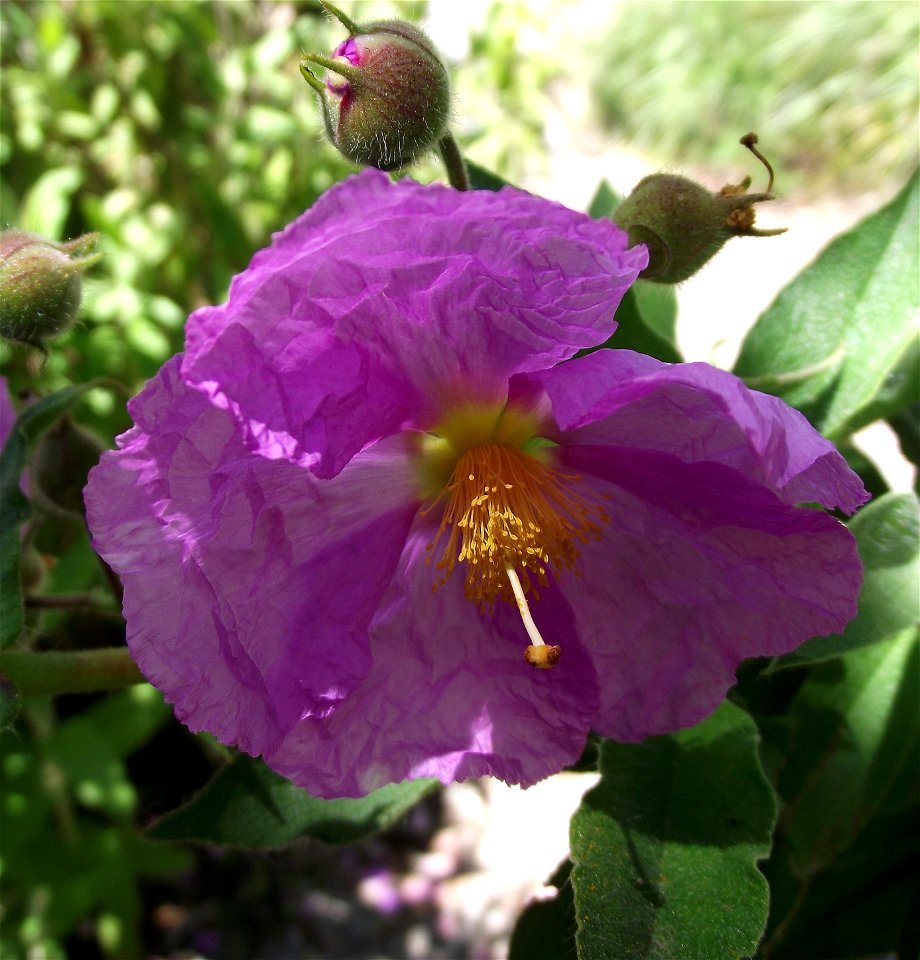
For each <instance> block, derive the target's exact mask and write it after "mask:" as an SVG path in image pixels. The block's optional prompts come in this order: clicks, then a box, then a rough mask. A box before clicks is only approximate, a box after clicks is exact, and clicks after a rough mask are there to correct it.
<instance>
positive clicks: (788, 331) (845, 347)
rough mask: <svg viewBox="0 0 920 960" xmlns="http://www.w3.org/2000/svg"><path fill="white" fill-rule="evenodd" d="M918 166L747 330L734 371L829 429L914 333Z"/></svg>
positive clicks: (862, 398) (902, 352)
mask: <svg viewBox="0 0 920 960" xmlns="http://www.w3.org/2000/svg"><path fill="white" fill-rule="evenodd" d="M917 195H918V175H917V173H916V172H915V174H914V176H913V177H912V178H911V180H910V181H909V183H908V184H907V185H906V186H905V187H904V189H903V190H902V191H901V193H900V194H898V196H897V197H895V198H894V199H893V200H892V201H891V203H889V204H888V205H887V206H885V207H883V208H882V209H881V210H879V211H878V212H877V213H875V214H873V215H872V216H870V217H867V218H866V219H865V220H863V221H862V222H861V223H860V224H858V225H857V226H856V227H855V228H854V229H853V230H851V231H849V232H848V233H845V234H843V235H842V236H840V237H838V238H837V239H836V240H835V241H834V242H833V243H832V244H831V245H830V246H829V247H828V248H827V249H826V250H825V251H824V252H823V253H822V254H821V255H820V256H819V257H818V259H817V260H816V261H815V262H814V263H813V264H812V265H811V266H810V267H808V268H807V269H806V270H805V271H804V272H803V273H802V274H800V275H799V276H798V277H797V278H796V279H795V280H793V281H792V283H791V284H789V286H788V287H786V288H785V290H783V291H782V292H781V293H780V294H779V296H778V297H777V298H776V300H775V301H774V302H773V303H772V304H771V306H770V307H769V308H768V309H767V311H766V312H765V313H764V314H763V315H762V316H761V317H760V319H759V320H758V321H757V323H756V325H755V326H754V327H753V329H752V330H751V332H750V333H749V334H748V336H747V338H746V340H745V342H744V345H743V347H742V350H741V355H740V357H739V359H738V363H737V365H736V368H735V372H736V373H737V374H738V375H739V376H740V377H743V378H744V379H745V380H746V381H747V382H748V383H749V384H750V385H751V386H754V387H757V388H758V389H760V390H768V391H770V392H771V393H776V394H778V395H779V396H781V397H783V398H784V399H785V400H786V401H788V402H789V403H791V404H792V405H793V406H796V407H798V408H799V409H801V410H803V411H804V412H805V413H806V414H807V416H808V417H809V419H810V420H811V421H812V423H813V424H814V425H815V426H816V427H817V428H818V429H819V430H821V432H822V433H824V434H826V435H828V436H843V435H845V434H847V433H848V432H850V431H851V430H852V429H853V427H854V426H855V425H858V424H860V423H863V422H865V417H864V413H865V411H866V410H867V408H869V407H871V405H872V404H873V403H874V402H875V401H876V398H877V397H878V395H879V393H880V392H881V391H883V389H890V388H893V387H894V388H896V387H897V384H894V385H892V384H891V383H890V382H889V383H888V387H886V382H887V381H889V378H890V377H891V376H892V374H893V373H895V372H896V371H897V370H898V368H899V366H900V364H901V363H902V361H903V360H904V359H905V357H906V356H907V355H908V353H909V351H911V350H912V349H915V347H914V346H913V343H914V341H915V339H916V336H917V326H916V324H917V310H918V305H920V304H918V300H920V296H918V285H917V257H918V215H917Z"/></svg>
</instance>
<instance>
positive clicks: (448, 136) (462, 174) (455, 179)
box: [438, 132, 470, 190]
mask: <svg viewBox="0 0 920 960" xmlns="http://www.w3.org/2000/svg"><path fill="white" fill-rule="evenodd" d="M438 150H440V152H441V159H442V160H443V161H444V166H445V167H446V168H447V180H448V182H449V183H450V185H451V186H452V187H454V188H455V189H457V190H469V189H470V178H469V174H468V173H467V172H466V163H465V161H464V159H463V155H462V154H461V153H460V148H459V147H458V146H457V141H456V140H455V139H454V135H453V134H452V133H450V132H448V133H445V134H444V136H443V137H441V139H440V140H439V141H438Z"/></svg>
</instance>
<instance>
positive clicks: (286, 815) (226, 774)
mask: <svg viewBox="0 0 920 960" xmlns="http://www.w3.org/2000/svg"><path fill="white" fill-rule="evenodd" d="M436 786H437V781H435V780H407V781H405V782H404V783H394V784H390V785H389V786H386V787H381V788H380V789H379V790H375V791H374V792H373V793H370V794H368V795H367V796H366V797H361V798H359V799H350V798H345V799H341V800H320V799H319V798H317V797H313V796H310V794H309V793H307V791H306V790H301V789H300V788H299V787H296V786H294V784H293V783H291V782H290V781H289V780H285V779H284V778H283V777H279V776H278V774H276V773H274V772H272V771H271V770H270V769H269V768H268V767H267V766H265V764H264V763H262V761H261V760H257V759H254V758H252V757H248V756H245V755H242V754H241V755H239V756H237V757H236V758H235V759H234V760H233V761H232V762H231V763H229V764H227V766H226V767H224V768H223V769H222V770H220V771H219V772H218V773H217V774H216V776H215V777H214V778H213V779H212V780H211V782H210V783H209V784H207V786H205V787H204V789H203V790H202V791H201V792H200V793H199V794H197V795H196V796H195V797H193V798H192V800H191V801H190V802H189V803H188V804H186V805H185V806H184V807H181V808H180V809H178V810H176V811H174V812H173V813H170V814H168V815H167V816H165V817H164V818H163V819H162V820H160V821H159V822H158V823H156V824H155V825H154V826H153V828H152V829H151V831H150V836H152V837H153V838H154V839H156V840H197V841H201V842H204V843H216V844H221V845H224V846H232V847H246V848H271V847H282V846H284V845H285V844H288V843H291V842H292V841H294V840H296V839H297V838H298V837H314V838H316V839H317V840H323V841H324V842H326V843H350V842H351V841H353V840H359V839H361V838H362V837H366V836H369V835H370V834H372V833H378V832H379V831H381V830H385V829H386V828H387V827H389V826H391V825H392V824H393V823H395V822H396V820H398V819H399V818H400V817H401V816H402V815H403V814H404V813H405V812H406V811H407V810H409V809H410V808H411V807H413V806H415V804H416V803H418V802H419V800H421V799H422V798H423V797H424V796H426V795H427V794H429V793H431V791H432V790H434V788H435V787H436Z"/></svg>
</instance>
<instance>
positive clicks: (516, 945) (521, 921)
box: [508, 860, 578, 960]
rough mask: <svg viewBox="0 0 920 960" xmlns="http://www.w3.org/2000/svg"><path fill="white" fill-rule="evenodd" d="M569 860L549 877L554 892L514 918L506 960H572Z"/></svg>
mask: <svg viewBox="0 0 920 960" xmlns="http://www.w3.org/2000/svg"><path fill="white" fill-rule="evenodd" d="M571 872H572V864H571V861H568V860H567V861H566V862H565V863H563V864H562V865H561V866H560V867H559V868H558V869H557V870H556V872H555V873H554V874H553V876H552V877H551V878H550V881H549V885H551V886H554V887H556V889H557V890H558V893H557V894H556V896H555V897H553V898H552V899H550V900H536V901H534V902H532V903H530V904H528V906H527V907H526V908H525V910H524V911H523V913H522V914H521V915H520V916H519V917H518V920H517V923H516V924H515V925H514V930H513V932H512V934H511V943H510V944H509V945H508V960H575V957H576V956H577V955H578V954H577V952H576V949H575V930H576V923H575V901H574V898H573V896H572V883H571V880H570V875H571Z"/></svg>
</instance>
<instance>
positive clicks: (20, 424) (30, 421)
mask: <svg viewBox="0 0 920 960" xmlns="http://www.w3.org/2000/svg"><path fill="white" fill-rule="evenodd" d="M98 385H99V384H98V383H84V384H80V385H78V386H75V387H65V388H64V389H63V390H58V391H57V393H52V394H51V395H50V396H47V397H44V398H43V399H42V400H39V401H37V402H36V403H33V404H32V405H31V406H30V407H27V408H26V409H25V410H23V412H22V413H21V414H20V415H19V416H18V417H17V419H16V422H15V423H14V424H13V429H12V432H11V433H10V435H9V437H8V438H7V441H6V443H5V444H4V446H3V452H2V453H0V517H2V521H3V522H2V523H0V647H5V646H7V645H8V644H10V643H12V642H13V641H14V640H15V639H16V638H17V637H18V636H19V634H20V633H21V631H22V622H23V609H22V585H21V582H20V579H19V555H20V542H19V528H20V527H21V526H22V524H23V523H25V521H26V520H28V519H29V517H30V515H31V508H30V507H29V503H28V501H27V500H26V498H25V497H24V496H23V495H22V491H21V490H20V489H19V482H20V478H21V477H22V471H23V470H24V469H25V466H26V459H27V457H28V452H29V447H30V446H31V444H33V443H34V442H35V440H36V439H37V438H38V437H39V436H40V434H41V433H42V431H44V430H47V429H48V427H50V426H51V424H53V423H54V421H55V420H57V418H58V417H59V416H60V415H61V414H62V413H63V412H64V411H65V410H67V409H68V408H69V407H70V405H71V404H72V403H73V402H74V401H75V400H76V399H77V398H78V397H80V396H82V395H83V394H84V393H86V391H87V390H90V389H92V388H93V387H94V386H98Z"/></svg>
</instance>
